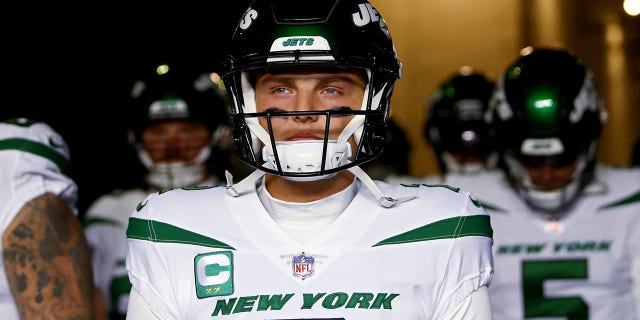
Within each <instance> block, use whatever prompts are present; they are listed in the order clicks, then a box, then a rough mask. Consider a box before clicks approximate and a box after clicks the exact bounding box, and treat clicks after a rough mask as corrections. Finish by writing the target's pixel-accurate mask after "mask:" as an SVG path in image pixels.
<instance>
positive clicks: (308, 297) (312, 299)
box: [300, 292, 326, 309]
mask: <svg viewBox="0 0 640 320" xmlns="http://www.w3.org/2000/svg"><path fill="white" fill-rule="evenodd" d="M325 294H326V293H325V292H321V293H317V294H311V293H305V294H303V295H302V301H303V303H302V307H301V308H300V309H311V308H312V307H313V305H314V304H315V303H316V302H317V301H318V300H320V298H322V297H324V295H325Z"/></svg>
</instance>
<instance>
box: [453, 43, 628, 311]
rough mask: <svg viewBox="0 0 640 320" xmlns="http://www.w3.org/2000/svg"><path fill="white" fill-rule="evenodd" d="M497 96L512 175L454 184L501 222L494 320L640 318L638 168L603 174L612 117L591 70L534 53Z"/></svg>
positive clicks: (556, 53) (525, 54)
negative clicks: (600, 147)
mask: <svg viewBox="0 0 640 320" xmlns="http://www.w3.org/2000/svg"><path fill="white" fill-rule="evenodd" d="M497 86H498V87H497V90H496V91H495V93H494V95H493V98H492V103H491V106H490V110H489V113H488V114H487V116H488V117H487V120H488V121H490V122H489V123H490V124H491V125H492V126H494V127H495V129H496V131H497V135H496V136H497V137H498V138H499V143H500V145H501V146H502V147H501V149H502V151H501V154H502V157H503V158H504V175H493V177H488V176H486V175H485V176H484V177H482V180H480V178H478V179H476V180H475V181H474V180H470V179H469V178H468V177H467V178H466V179H459V177H456V176H453V175H450V176H448V177H447V181H446V182H447V183H448V184H451V185H455V186H457V187H462V188H463V189H468V190H471V191H472V192H473V194H474V195H475V196H477V197H478V199H479V200H480V201H481V202H482V203H483V205H484V206H485V208H487V210H488V211H489V212H490V214H491V224H492V227H493V229H494V232H495V234H494V245H493V251H494V259H495V271H496V273H495V276H494V278H493V281H492V283H491V286H490V292H491V301H492V303H493V311H494V317H495V319H506V320H513V319H640V254H638V252H640V231H639V230H640V169H638V168H635V169H631V168H613V167H610V166H604V165H598V164H597V162H596V156H595V152H596V148H597V142H598V139H599V136H600V132H601V129H602V126H603V125H604V123H605V121H606V118H607V113H606V110H605V108H604V105H603V103H602V100H601V98H600V96H599V94H598V92H597V90H596V87H595V86H594V82H593V79H592V75H591V73H590V71H589V70H588V69H587V68H586V67H585V65H584V64H583V62H582V61H581V60H580V59H579V58H577V57H575V56H574V55H572V54H571V53H569V52H567V51H564V50H560V49H548V48H535V49H533V48H526V49H524V50H523V51H522V55H521V56H520V57H519V58H518V59H516V61H515V62H514V63H513V64H512V65H511V66H510V67H509V68H508V69H507V70H506V71H505V73H504V75H503V76H502V78H501V79H500V80H499V82H498V85H497ZM470 185H473V186H475V187H472V186H470ZM478 185H481V187H478Z"/></svg>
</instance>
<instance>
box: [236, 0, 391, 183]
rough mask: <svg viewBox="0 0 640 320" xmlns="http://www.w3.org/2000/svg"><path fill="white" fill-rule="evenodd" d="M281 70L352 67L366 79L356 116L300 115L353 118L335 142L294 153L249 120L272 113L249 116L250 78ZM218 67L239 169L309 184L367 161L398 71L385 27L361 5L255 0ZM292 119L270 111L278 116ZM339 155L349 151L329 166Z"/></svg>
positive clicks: (377, 146)
mask: <svg viewBox="0 0 640 320" xmlns="http://www.w3.org/2000/svg"><path fill="white" fill-rule="evenodd" d="M287 68H291V69H294V68H295V69H299V68H330V69H348V70H353V69H359V70H362V72H363V74H364V75H366V78H367V79H366V80H367V81H368V83H367V87H366V89H365V95H364V99H363V100H364V101H363V103H362V107H361V110H357V111H344V110H341V111H320V112H318V111H312V112H311V111H304V112H303V113H305V114H307V115H309V114H319V115H327V114H330V115H332V116H335V115H336V113H340V114H342V115H344V114H348V115H356V116H355V117H354V118H353V119H352V121H351V122H350V123H349V125H347V127H346V128H345V130H344V131H343V132H342V134H341V135H340V137H339V138H338V140H337V141H331V140H328V132H327V135H325V139H324V141H322V140H320V141H318V142H319V143H317V144H313V145H309V147H310V148H307V149H306V150H304V152H298V151H300V149H296V145H295V144H293V145H292V144H287V142H282V143H277V142H276V141H274V139H273V135H272V133H270V132H267V130H265V129H263V128H262V127H261V126H260V125H259V124H258V118H257V117H265V118H266V117H268V116H271V115H272V114H271V112H264V113H256V106H255V94H254V89H253V87H252V85H251V81H250V79H251V76H252V75H253V76H255V74H256V73H258V72H261V71H267V70H273V69H287ZM223 69H224V72H223V80H224V83H225V86H226V88H227V91H228V93H229V95H230V100H231V107H232V108H231V117H232V125H233V129H234V130H233V136H234V142H235V146H236V150H237V151H238V154H239V156H240V158H241V160H242V161H244V162H246V163H247V164H249V165H251V166H253V167H255V168H257V169H260V170H263V171H265V172H269V173H272V174H277V175H281V176H285V177H287V178H289V179H291V180H317V179H320V178H324V177H328V176H331V175H333V174H335V173H336V172H338V171H340V170H343V169H346V168H349V167H352V166H355V165H359V164H362V163H365V162H368V161H370V160H372V159H374V158H376V157H377V156H378V155H380V153H381V152H382V149H383V145H384V142H385V137H386V132H385V131H386V126H387V121H388V117H389V100H390V98H391V93H392V90H393V86H394V82H395V80H396V79H397V78H399V76H400V73H401V66H400V63H399V62H398V60H397V59H396V51H395V48H394V45H393V42H392V40H391V35H390V34H389V31H388V29H387V26H386V24H385V22H384V20H383V19H382V17H381V16H380V14H379V13H378V11H377V10H376V9H375V8H374V7H373V6H372V5H371V4H370V3H369V2H367V1H365V0H330V1H326V0H312V1H311V0H309V1H298V0H265V1H261V0H258V1H255V2H253V4H252V5H251V6H250V7H249V8H248V9H247V10H246V11H245V13H244V15H243V16H242V18H241V20H240V22H239V24H238V26H237V28H236V30H235V32H234V35H233V37H232V40H231V43H230V50H229V54H228V57H227V59H226V60H225V62H224V68H223ZM310 112H311V113H310ZM299 114H300V112H279V113H278V115H280V116H295V115H299ZM327 118H328V119H330V117H327ZM351 136H353V137H354V138H355V141H356V143H357V150H353V151H352V150H351V148H350V146H348V143H346V142H347V139H348V138H350V137H351ZM307 142H308V141H307ZM312 142H316V141H312ZM345 145H346V148H345V147H344V146H345ZM263 146H264V148H263ZM298 146H300V144H298ZM261 148H262V149H261ZM347 149H348V150H347ZM339 153H347V155H348V154H349V153H350V154H351V157H348V156H346V157H340V160H339V161H332V160H331V159H332V156H334V155H337V154H339ZM303 155H306V156H307V157H303Z"/></svg>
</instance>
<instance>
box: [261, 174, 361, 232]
mask: <svg viewBox="0 0 640 320" xmlns="http://www.w3.org/2000/svg"><path fill="white" fill-rule="evenodd" d="M263 182H264V181H263ZM358 188H359V182H358V180H357V179H354V180H353V182H352V183H351V184H350V185H349V186H348V187H347V188H345V189H344V190H342V191H340V192H338V193H336V194H333V195H331V196H329V197H326V198H324V199H320V200H316V201H311V202H287V201H282V200H279V199H276V198H274V197H272V196H271V194H270V193H269V191H268V190H267V189H266V188H265V186H264V183H262V184H261V185H260V186H259V187H258V197H259V198H260V201H261V202H262V205H263V206H264V208H265V209H266V210H267V212H269V215H271V217H272V218H273V220H275V222H276V223H277V224H278V225H279V226H280V227H281V228H282V229H283V230H284V231H285V232H286V233H288V234H289V235H290V236H291V237H292V238H294V239H296V240H297V241H298V242H300V243H302V244H304V243H307V242H308V241H309V240H311V238H313V237H314V236H315V235H317V234H318V233H320V232H321V231H322V230H324V229H325V228H326V227H327V226H329V225H330V224H331V223H332V222H333V221H335V220H336V219H337V218H338V217H339V216H340V214H342V212H343V211H344V210H345V209H346V208H347V206H348V205H349V203H351V200H353V198H354V197H355V196H356V194H357V193H358Z"/></svg>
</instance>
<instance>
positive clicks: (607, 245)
mask: <svg viewBox="0 0 640 320" xmlns="http://www.w3.org/2000/svg"><path fill="white" fill-rule="evenodd" d="M609 249H611V241H602V242H600V243H599V245H598V250H599V251H609Z"/></svg>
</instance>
